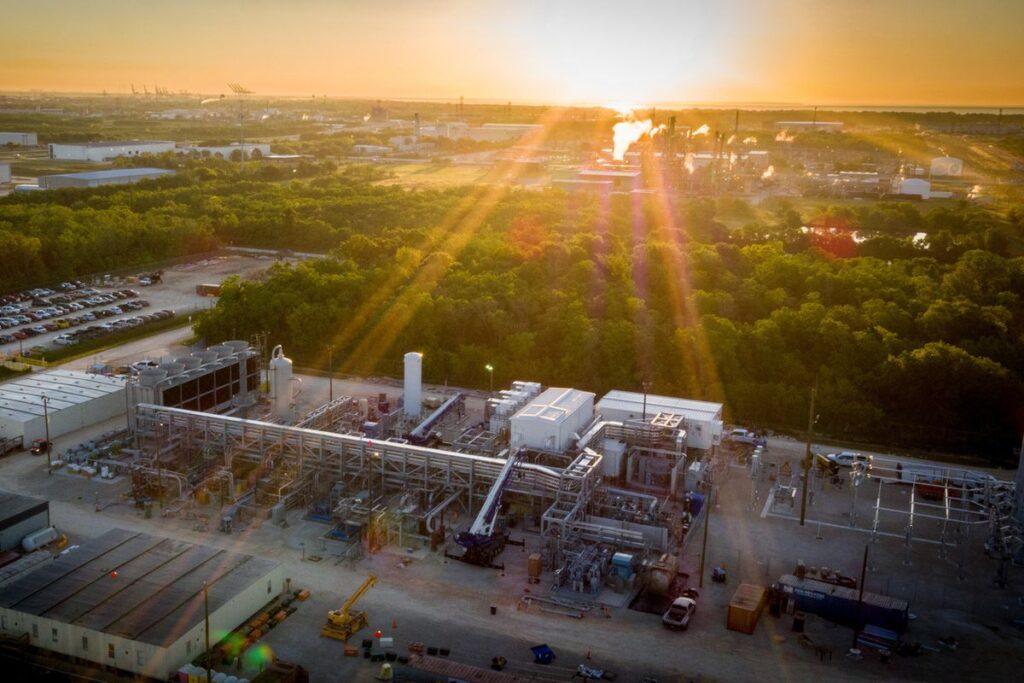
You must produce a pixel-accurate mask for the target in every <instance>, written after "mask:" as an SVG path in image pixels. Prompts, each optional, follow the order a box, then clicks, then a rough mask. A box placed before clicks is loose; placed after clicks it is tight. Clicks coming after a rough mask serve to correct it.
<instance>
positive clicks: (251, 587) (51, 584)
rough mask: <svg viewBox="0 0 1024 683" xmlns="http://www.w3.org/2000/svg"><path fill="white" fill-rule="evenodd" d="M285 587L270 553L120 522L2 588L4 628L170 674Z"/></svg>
mask: <svg viewBox="0 0 1024 683" xmlns="http://www.w3.org/2000/svg"><path fill="white" fill-rule="evenodd" d="M204 586H206V587H207V594H208V597H209V628H210V633H211V634H215V635H214V637H215V638H216V637H218V636H217V635H216V634H221V635H222V634H224V633H227V632H230V631H231V630H232V629H234V628H236V627H237V626H238V625H239V624H241V623H243V622H244V621H245V620H246V619H248V618H249V617H251V616H252V615H254V614H256V613H257V612H259V610H260V609H261V608H262V607H263V606H264V605H266V604H267V603H268V602H270V601H271V600H273V599H274V598H275V597H277V596H278V595H279V594H280V593H281V592H282V590H283V589H284V578H283V570H282V568H281V565H280V564H279V563H278V562H276V561H273V560H268V559H263V558H256V557H253V556H250V555H242V554H238V553H233V552H228V551H225V550H220V549H217V548H212V547H209V546H203V545H196V544H194V543H186V542H184V541H179V540H176V539H170V538H160V537H156V536H150V535H148V534H143V533H135V532H131V531H125V530H122V529H113V530H111V531H108V532H107V533H105V534H103V535H102V536H100V537H99V538H96V539H93V540H91V541H86V542H83V543H81V544H80V546H79V547H78V548H75V549H74V550H73V551H71V552H67V553H64V554H61V555H60V556H59V557H57V558H56V559H55V560H53V561H51V562H48V563H45V564H42V565H40V566H38V567H37V568H35V569H34V570H32V571H30V572H29V573H27V574H24V575H22V576H20V577H19V578H17V579H16V580H14V581H12V582H11V583H9V584H8V585H6V586H4V587H3V588H2V589H0V631H2V632H3V633H4V634H6V635H8V636H12V637H27V638H28V642H29V643H30V644H31V645H34V646H36V647H39V648H44V649H46V650H50V651H52V652H56V653H59V654H61V655H64V656H66V657H69V658H74V659H78V660H86V661H89V662H94V663H96V664H99V665H101V666H105V667H108V666H109V667H112V668H116V669H120V670H121V671H126V672H130V673H133V674H136V675H138V676H144V677H149V678H153V679H157V680H168V679H169V678H170V677H171V676H173V675H174V674H175V672H176V671H177V670H178V669H179V668H180V667H181V666H182V665H184V664H186V663H188V662H190V661H192V660H193V659H195V658H196V657H197V656H198V655H199V654H200V653H201V652H203V649H204V641H205V623H204V618H203V600H204Z"/></svg>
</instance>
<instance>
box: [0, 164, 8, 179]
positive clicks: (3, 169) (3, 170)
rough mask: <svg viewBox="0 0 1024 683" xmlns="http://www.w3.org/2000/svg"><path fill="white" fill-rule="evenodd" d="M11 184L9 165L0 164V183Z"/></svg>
mask: <svg viewBox="0 0 1024 683" xmlns="http://www.w3.org/2000/svg"><path fill="white" fill-rule="evenodd" d="M9 182H11V165H10V164H0V183H9Z"/></svg>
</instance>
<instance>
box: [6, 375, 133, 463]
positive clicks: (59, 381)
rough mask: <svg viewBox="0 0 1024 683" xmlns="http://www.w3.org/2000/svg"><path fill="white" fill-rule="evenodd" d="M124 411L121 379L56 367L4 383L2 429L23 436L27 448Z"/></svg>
mask: <svg viewBox="0 0 1024 683" xmlns="http://www.w3.org/2000/svg"><path fill="white" fill-rule="evenodd" d="M124 411H125V382H124V379H121V378H116V377H102V376H100V375H93V374H88V373H84V372H77V371H73V370H51V371H49V372H39V373H33V374H31V375H28V376H26V377H21V378H19V379H16V380H14V381H11V382H5V383H4V384H2V385H0V432H2V433H3V434H4V436H6V437H7V438H12V437H14V438H19V439H21V440H22V444H23V446H24V447H25V448H28V447H29V446H30V445H31V444H32V442H33V441H34V440H36V439H45V438H46V437H47V435H48V436H49V438H50V439H54V438H56V437H58V436H61V435H63V434H68V433H70V432H73V431H76V430H78V429H82V428H83V427H89V426H92V425H96V424H99V423H101V422H103V421H105V420H109V419H111V418H113V417H117V416H118V415H124Z"/></svg>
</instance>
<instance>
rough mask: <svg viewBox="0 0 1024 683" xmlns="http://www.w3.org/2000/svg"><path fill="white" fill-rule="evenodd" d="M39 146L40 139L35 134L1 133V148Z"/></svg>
mask: <svg viewBox="0 0 1024 683" xmlns="http://www.w3.org/2000/svg"><path fill="white" fill-rule="evenodd" d="M38 144H39V137H38V136H37V135H36V134H35V133H4V132H0V146H3V145H13V146H15V147H34V146H36V145H38Z"/></svg>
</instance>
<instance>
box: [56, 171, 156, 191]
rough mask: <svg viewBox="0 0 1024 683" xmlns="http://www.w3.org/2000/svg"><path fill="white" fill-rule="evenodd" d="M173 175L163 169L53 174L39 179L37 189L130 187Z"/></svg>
mask: <svg viewBox="0 0 1024 683" xmlns="http://www.w3.org/2000/svg"><path fill="white" fill-rule="evenodd" d="M169 175H174V171H169V170H167V169H164V168H114V169H110V170H108V171H84V172H82V173H55V174H54V175H46V176H40V177H39V188H40V189H42V190H57V189H61V188H65V187H101V186H103V185H130V184H132V183H137V182H139V181H140V180H149V179H151V178H162V177H164V176H169Z"/></svg>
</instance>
